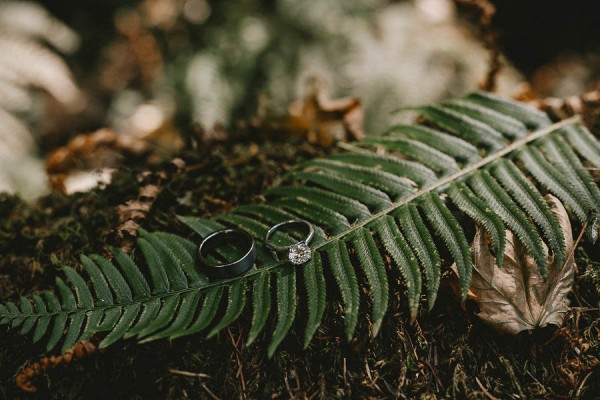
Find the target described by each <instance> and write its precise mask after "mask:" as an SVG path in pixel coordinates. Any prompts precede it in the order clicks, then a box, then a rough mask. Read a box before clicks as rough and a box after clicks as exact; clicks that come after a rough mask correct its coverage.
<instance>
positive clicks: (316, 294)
mask: <svg viewBox="0 0 600 400" xmlns="http://www.w3.org/2000/svg"><path fill="white" fill-rule="evenodd" d="M304 285H305V287H306V298H307V303H308V304H307V307H308V318H307V322H306V330H305V332H304V348H306V347H307V346H308V345H309V344H310V341H311V340H312V338H313V336H314V334H315V332H316V331H317V329H318V328H319V325H321V319H322V318H323V312H325V300H326V298H327V289H326V286H325V276H324V275H323V265H322V263H321V255H320V254H319V253H318V252H316V253H315V254H314V255H313V258H312V259H311V260H310V261H309V262H308V263H307V265H306V266H304Z"/></svg>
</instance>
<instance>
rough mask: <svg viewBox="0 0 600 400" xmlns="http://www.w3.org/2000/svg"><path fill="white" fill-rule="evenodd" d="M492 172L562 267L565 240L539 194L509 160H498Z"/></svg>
mask: <svg viewBox="0 0 600 400" xmlns="http://www.w3.org/2000/svg"><path fill="white" fill-rule="evenodd" d="M492 171H493V174H494V176H495V177H496V178H497V179H498V180H499V181H500V183H501V184H502V185H503V186H504V187H505V188H506V190H507V191H508V192H509V193H510V194H511V195H512V197H513V199H514V200H515V201H516V202H517V203H518V204H519V205H520V206H521V207H522V208H523V210H524V211H525V212H527V214H528V215H529V216H531V218H532V219H533V221H534V222H535V223H536V224H537V225H538V226H539V227H540V228H541V230H542V232H544V235H545V236H546V238H547V240H548V245H549V247H550V249H551V250H552V251H553V252H554V254H555V260H556V264H557V265H563V263H564V262H565V259H566V253H565V238H564V236H563V233H562V229H561V227H560V225H559V223H558V220H557V219H556V216H555V215H554V214H553V213H552V211H550V207H548V204H547V203H546V201H545V200H544V199H543V197H542V195H541V194H540V192H538V190H537V189H536V188H535V187H534V186H533V185H532V184H531V183H530V182H529V181H528V180H527V178H525V176H524V175H523V173H522V172H521V171H520V170H519V169H518V168H517V167H516V166H515V165H514V164H513V163H512V162H511V161H509V160H499V161H498V162H496V163H495V164H494V165H493V166H492Z"/></svg>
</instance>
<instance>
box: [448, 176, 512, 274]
mask: <svg viewBox="0 0 600 400" xmlns="http://www.w3.org/2000/svg"><path fill="white" fill-rule="evenodd" d="M448 195H449V196H450V198H451V199H452V201H453V202H454V204H456V206H457V207H458V208H460V209H461V210H462V211H463V212H464V213H465V214H467V215H468V216H470V217H471V218H473V219H474V220H475V221H477V222H479V223H480V224H481V225H483V227H484V228H485V230H486V231H488V233H489V234H490V238H491V240H492V246H493V248H494V253H495V254H496V264H497V265H498V267H502V260H503V258H504V244H505V230H504V223H503V222H502V219H500V217H498V215H496V213H495V212H493V211H492V210H491V209H490V207H489V206H488V205H487V204H486V203H485V202H484V201H483V200H481V199H480V198H479V197H477V196H476V195H475V194H474V193H473V192H472V191H471V189H469V188H468V187H467V185H465V184H464V183H462V182H455V183H453V184H452V185H451V186H450V188H449V189H448Z"/></svg>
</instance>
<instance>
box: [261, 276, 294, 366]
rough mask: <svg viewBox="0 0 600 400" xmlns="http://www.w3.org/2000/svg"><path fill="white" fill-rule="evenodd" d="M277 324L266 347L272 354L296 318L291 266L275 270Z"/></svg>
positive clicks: (268, 352)
mask: <svg viewBox="0 0 600 400" xmlns="http://www.w3.org/2000/svg"><path fill="white" fill-rule="evenodd" d="M276 280H277V325H276V326H275V331H273V338H272V339H271V343H270V344H269V347H268V349H267V354H268V355H269V357H272V356H273V353H275V350H277V347H278V346H279V343H281V341H282V340H283V338H284V337H285V335H286V334H287V333H288V331H289V330H290V328H291V327H292V323H293V322H294V319H295V318H296V270H295V269H294V268H293V267H290V268H287V269H284V270H280V271H278V272H277V277H276Z"/></svg>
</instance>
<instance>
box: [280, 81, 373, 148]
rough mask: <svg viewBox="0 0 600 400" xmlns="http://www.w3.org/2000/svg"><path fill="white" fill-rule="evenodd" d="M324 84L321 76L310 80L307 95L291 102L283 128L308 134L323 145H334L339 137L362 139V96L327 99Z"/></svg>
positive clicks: (311, 138)
mask: <svg viewBox="0 0 600 400" xmlns="http://www.w3.org/2000/svg"><path fill="white" fill-rule="evenodd" d="M322 87H323V84H322V82H321V81H320V80H318V79H316V78H313V79H311V80H309V82H308V83H307V94H306V96H305V97H304V99H303V100H299V101H295V102H293V103H292V104H291V105H290V107H289V109H288V110H289V115H288V117H287V119H286V120H285V122H284V129H285V130H286V131H288V132H291V133H296V134H301V135H306V137H307V139H308V141H309V142H310V143H317V144H319V145H321V146H332V145H333V144H334V143H335V141H337V140H342V141H347V140H359V139H362V138H363V137H364V136H365V134H364V131H363V123H364V111H363V108H362V104H361V103H360V100H359V99H358V98H357V97H344V98H340V99H335V100H330V99H327V98H326V97H325V96H324V94H323V90H322Z"/></svg>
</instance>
